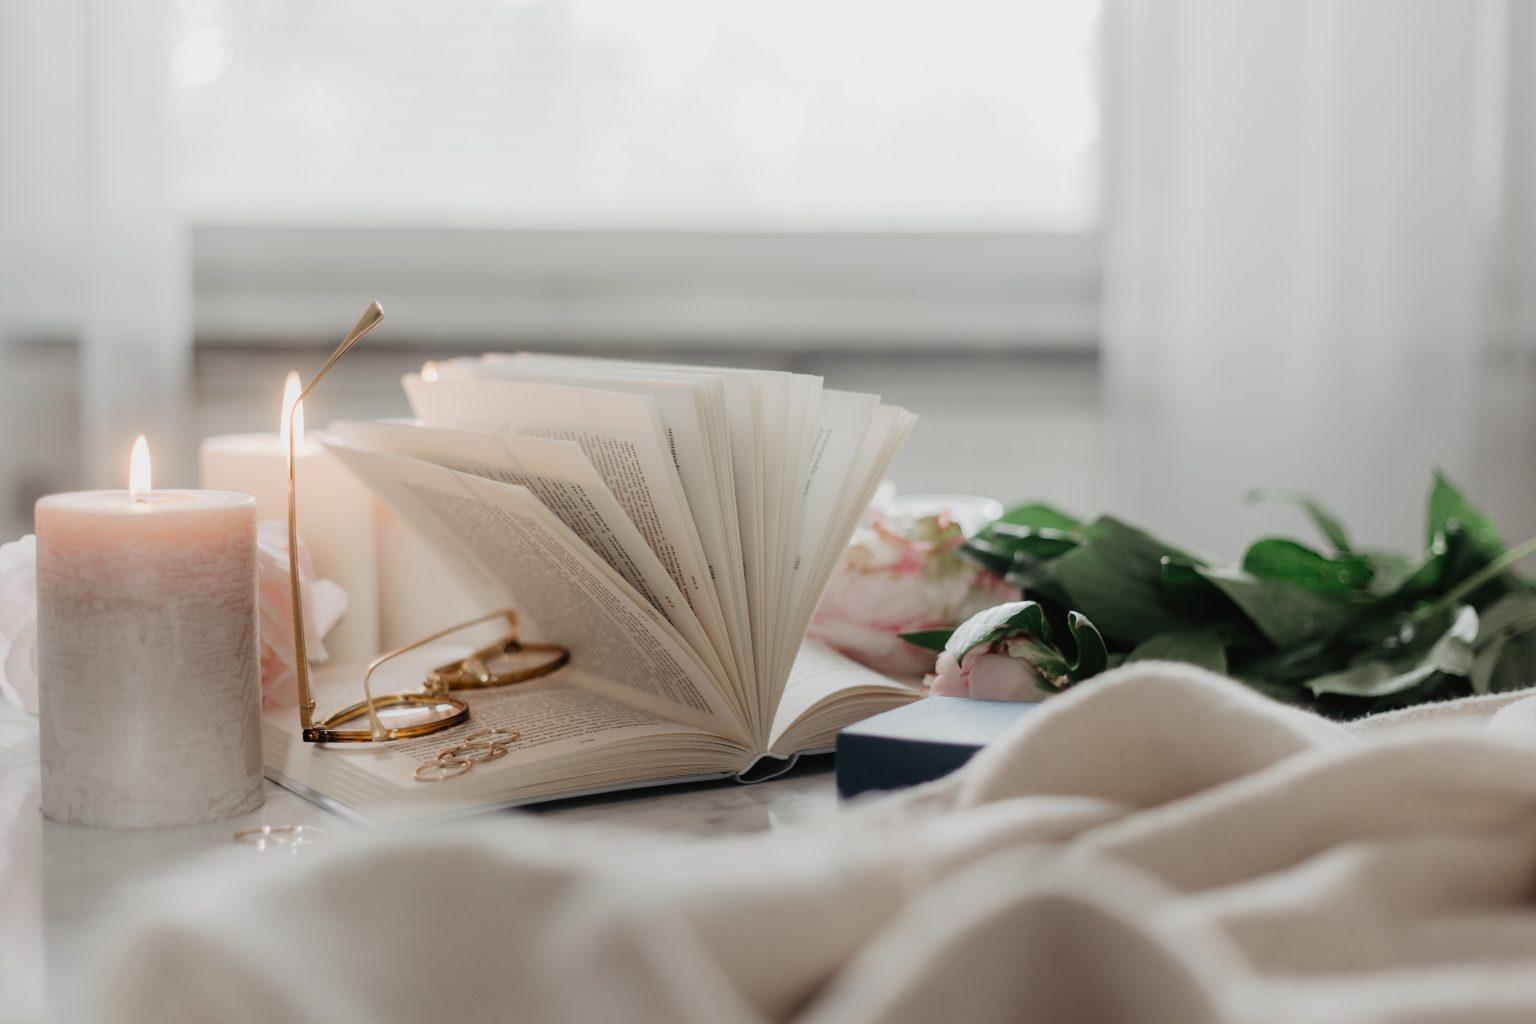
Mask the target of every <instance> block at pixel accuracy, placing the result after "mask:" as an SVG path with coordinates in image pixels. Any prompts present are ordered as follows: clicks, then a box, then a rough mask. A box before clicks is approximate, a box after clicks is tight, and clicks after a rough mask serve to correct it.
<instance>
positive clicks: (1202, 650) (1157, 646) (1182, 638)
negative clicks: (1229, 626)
mask: <svg viewBox="0 0 1536 1024" xmlns="http://www.w3.org/2000/svg"><path fill="white" fill-rule="evenodd" d="M1125 660H1126V661H1127V662H1132V661H1182V662H1187V663H1188V664H1191V665H1199V666H1200V667H1201V668H1208V669H1210V670H1211V671H1212V672H1221V673H1225V672H1226V671H1227V651H1226V648H1225V647H1224V646H1223V645H1222V642H1221V635H1220V633H1218V632H1217V631H1216V630H1214V629H1182V630H1176V631H1174V632H1171V633H1159V634H1158V635H1157V636H1154V637H1152V638H1151V639H1150V640H1144V641H1142V642H1141V643H1139V644H1137V645H1136V647H1135V649H1134V650H1132V651H1131V653H1130V654H1127V655H1126V656H1125Z"/></svg>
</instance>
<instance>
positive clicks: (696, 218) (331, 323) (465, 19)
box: [0, 0, 1536, 554]
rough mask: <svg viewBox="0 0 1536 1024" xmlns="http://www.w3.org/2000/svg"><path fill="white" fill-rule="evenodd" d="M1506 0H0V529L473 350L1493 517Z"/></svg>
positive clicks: (1217, 540) (1130, 469) (1415, 519)
mask: <svg viewBox="0 0 1536 1024" xmlns="http://www.w3.org/2000/svg"><path fill="white" fill-rule="evenodd" d="M1533 57H1536V5H1532V4H1528V3H1522V2H1520V0H1465V2H1461V3H1455V4H1450V3H1443V2H1439V0H1355V2H1346V0H1236V2H1230V0H1228V2H1223V0H1157V2H1154V0H1103V2H1102V3H1101V2H1098V0H1054V2H1049V0H954V2H950V3H946V4H931V3H919V2H907V0H887V2H876V0H821V2H818V3H811V2H808V0H779V2H774V3H768V2H760V0H647V2H644V3H635V2H622V0H440V2H436V3H432V4H423V3H419V2H418V3H409V2H404V0H374V2H368V3H363V2H361V0H179V2H175V3H171V2H168V0H0V432H3V433H0V436H3V441H0V534H3V535H4V536H7V537H8V536H11V535H14V534H17V533H20V532H23V531H25V530H26V529H28V528H29V527H30V504H31V502H32V500H34V499H35V497H36V496H37V495H38V494H41V493H45V492H47V491H49V490H57V489H65V488H72V487H78V486H119V485H120V480H119V478H120V477H121V475H122V472H123V467H124V466H126V461H127V459H126V453H127V449H128V445H129V443H130V442H131V440H132V438H133V436H134V435H135V434H136V433H138V432H140V431H147V432H148V433H149V434H150V436H151V441H152V443H153V444H154V446H155V451H156V454H157V462H159V463H160V465H161V467H162V469H161V473H160V475H159V479H160V480H162V481H164V482H165V483H166V484H182V485H190V484H192V483H193V482H194V480H193V461H192V458H191V454H192V452H193V451H194V450H195V445H196V442H197V439H198V438H199V437H201V436H203V435H204V434H206V433H212V432H223V431H230V430H251V429H270V428H271V425H272V424H273V423H274V422H275V417H276V411H277V409H276V406H277V400H278V393H279V389H280V386H281V380H282V377H283V374H284V373H285V372H286V370H287V369H289V368H290V367H291V366H293V367H299V368H301V369H313V368H314V367H315V366H316V365H317V364H318V362H319V361H320V359H322V358H323V356H324V353H325V350H326V348H327V347H328V346H329V345H330V344H331V343H333V342H334V340H335V338H336V337H337V336H339V334H340V333H342V332H343V331H344V330H345V328H346V327H347V326H348V325H350V323H351V321H352V319H353V318H354V317H355V316H356V314H357V312H358V311H359V310H360V309H361V308H362V306H363V305H364V304H366V302H367V301H368V300H370V299H373V298H378V299H379V300H380V301H381V302H382V303H383V305H384V307H385V309H386V311H387V314H388V317H387V320H386V326H385V329H384V330H383V331H381V332H378V334H376V335H375V336H374V337H372V338H370V340H369V346H370V347H369V348H368V349H367V350H366V351H360V352H359V353H358V354H357V355H355V356H352V357H349V363H348V366H347V367H346V372H345V373H343V374H341V375H340V376H339V377H337V378H335V379H334V380H333V382H328V384H327V391H326V392H325V393H324V394H322V395H320V396H318V397H317V398H316V399H315V400H314V402H313V405H314V408H313V409H312V410H311V412H310V420H311V422H312V423H313V422H323V421H324V420H325V419H327V418H329V417H330V416H334V415H343V414H346V415H350V414H362V413H369V414H372V413H381V414H394V413H398V412H401V411H403V409H404V403H403V399H402V398H401V396H400V394H399V388H398V384H397V377H398V374H399V373H400V372H401V371H403V370H405V369H408V368H412V367H414V366H416V365H419V363H420V362H421V361H422V360H423V359H425V358H428V357H431V356H434V355H442V354H445V353H457V352H474V351H480V350H485V349H491V348H519V347H521V348H538V349H564V350H580V351H589V352H622V353H625V354H632V355H639V356H650V355H657V356H666V357H670V358H687V359H691V360H697V361H716V362H736V363H751V364H756V365H764V366H777V367H786V368H792V369H797V370H803V371H806V372H813V373H823V374H825V375H826V376H827V378H828V380H829V383H831V384H832V385H834V386H842V387H849V388H856V389H865V390H874V391H879V392H881V393H883V394H884V395H886V396H887V397H888V398H890V399H892V400H894V401H897V402H900V403H902V404H905V405H907V406H909V407H911V408H912V409H914V410H915V411H917V412H918V413H919V414H920V415H921V416H922V417H923V420H922V422H921V423H920V425H919V428H918V430H917V432H916V434H915V435H914V438H913V440H912V442H911V443H910V445H909V448H908V451H907V452H906V454H905V455H904V456H903V458H902V461H901V462H900V463H899V464H898V467H897V479H898V483H899V484H900V485H901V486H902V487H904V488H905V489H909V490H923V491H935V490H947V491H965V492H979V493H985V494H989V495H992V496H995V497H998V498H1001V499H1003V500H1017V499H1026V498H1043V499H1046V500H1051V501H1054V502H1056V503H1059V504H1062V505H1064V506H1067V507H1070V508H1073V509H1075V510H1077V511H1080V512H1085V513H1092V512H1096V511H1100V510H1110V511H1114V512H1116V513H1117V514H1119V515H1121V516H1123V517H1126V518H1129V519H1131V520H1133V521H1138V522H1142V523H1145V524H1147V525H1149V526H1151V527H1153V528H1154V529H1157V530H1159V531H1162V532H1165V533H1167V534H1169V535H1170V536H1171V537H1172V538H1176V539H1182V540H1184V541H1186V542H1187V543H1188V544H1190V545H1192V546H1196V547H1205V548H1207V549H1210V550H1213V551H1214V552H1216V553H1220V554H1230V553H1235V551H1236V549H1237V547H1238V545H1239V544H1240V543H1241V542H1242V541H1243V540H1244V539H1246V538H1248V537H1250V536H1252V535H1253V534H1255V533H1256V532H1258V531H1260V530H1264V529H1270V528H1276V527H1291V526H1297V525H1298V524H1295V523H1294V522H1293V521H1292V519H1291V518H1290V517H1289V516H1288V515H1287V514H1286V513H1285V512H1283V511H1280V510H1274V509H1266V510H1256V509H1249V508H1246V507H1244V506H1243V505H1242V503H1241V495H1242V493H1243V491H1244V490H1246V489H1247V488H1248V487H1251V486H1255V485H1267V486H1275V487H1287V488H1298V489H1304V490H1309V491H1312V492H1315V493H1317V494H1318V495H1319V496H1320V497H1322V498H1323V499H1324V500H1325V501H1326V502H1327V503H1328V504H1330V505H1332V506H1334V507H1335V508H1337V509H1338V510H1339V511H1340V512H1341V513H1343V514H1344V515H1345V517H1346V519H1347V520H1348V521H1350V522H1351V523H1353V524H1356V529H1357V532H1359V533H1360V534H1361V535H1362V537H1363V538H1365V539H1367V540H1371V541H1376V542H1381V543H1391V544H1396V545H1402V546H1411V545H1415V544H1417V543H1418V542H1419V536H1418V531H1419V523H1420V516H1421V507H1420V506H1421V497H1422V494H1423V492H1424V491H1425V489H1426V488H1427V484H1428V479H1429V474H1430V472H1431V470H1432V468H1433V467H1435V466H1441V467H1443V468H1445V469H1446V470H1448V471H1449V472H1450V473H1451V474H1452V475H1453V476H1454V477H1456V478H1457V479H1459V480H1460V481H1461V482H1462V483H1464V484H1465V485H1466V486H1467V488H1468V489H1469V490H1470V491H1471V492H1472V493H1473V495H1474V496H1475V497H1476V498H1478V499H1479V500H1481V501H1482V502H1483V503H1484V504H1485V505H1487V506H1488V507H1489V508H1490V510H1491V511H1492V512H1493V513H1494V515H1495V517H1496V519H1497V520H1498V521H1499V522H1500V523H1501V524H1502V525H1503V526H1504V528H1505V530H1506V531H1507V532H1508V533H1509V534H1511V535H1512V536H1523V535H1528V534H1531V533H1536V457H1533V455H1532V454H1531V451H1532V441H1533V440H1536V438H1533V427H1536V414H1533V412H1532V401H1531V399H1532V397H1533V395H1536V390H1533V387H1532V385H1533V384H1536V80H1533V79H1536V71H1533V68H1536V61H1533V60H1532V58H1533Z"/></svg>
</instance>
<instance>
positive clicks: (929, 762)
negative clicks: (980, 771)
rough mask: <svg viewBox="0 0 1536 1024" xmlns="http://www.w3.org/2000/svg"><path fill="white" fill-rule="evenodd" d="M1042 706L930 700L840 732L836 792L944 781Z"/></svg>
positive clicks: (846, 793)
mask: <svg viewBox="0 0 1536 1024" xmlns="http://www.w3.org/2000/svg"><path fill="white" fill-rule="evenodd" d="M1038 706H1039V705H1037V704H1021V703H1013V702H1007V701H991V700H967V699H964V698H961V697H927V698H925V699H923V700H919V701H914V702H913V703H911V704H908V705H906V706H905V707H900V708H897V709H895V710H894V711H887V712H885V713H884V714H880V715H875V716H874V717H873V718H866V719H865V720H864V721H862V722H859V723H858V724H857V725H851V726H849V727H848V728H846V729H844V730H842V731H841V732H839V733H838V734H837V791H838V793H839V794H840V795H842V796H844V797H851V796H857V795H858V794H860V793H865V792H869V791H870V790H890V789H904V788H906V787H907V786H916V785H918V784H919V783H923V782H931V781H933V780H934V779H938V778H943V777H944V776H945V775H948V774H949V773H950V772H952V771H954V770H955V769H956V768H959V767H960V766H961V765H963V764H965V762H967V761H969V760H970V759H971V758H972V757H973V756H975V754H976V752H977V751H978V750H980V749H981V748H982V747H984V746H986V745H987V744H988V743H991V742H992V741H993V740H995V739H997V738H998V737H999V736H1002V735H1003V734H1004V733H1006V732H1007V731H1008V730H1009V729H1011V728H1013V726H1014V724H1015V723H1016V722H1018V721H1019V720H1020V719H1021V718H1023V717H1024V716H1025V715H1027V714H1029V713H1030V712H1031V711H1033V710H1034V709H1035V708H1036V707H1038Z"/></svg>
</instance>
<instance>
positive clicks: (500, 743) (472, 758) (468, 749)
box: [411, 725, 522, 782]
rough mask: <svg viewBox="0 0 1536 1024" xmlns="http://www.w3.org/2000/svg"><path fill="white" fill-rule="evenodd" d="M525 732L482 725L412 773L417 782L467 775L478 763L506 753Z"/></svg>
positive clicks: (440, 780)
mask: <svg viewBox="0 0 1536 1024" xmlns="http://www.w3.org/2000/svg"><path fill="white" fill-rule="evenodd" d="M521 735H522V733H520V732H518V731H517V730H516V729H508V728H506V727H505V726H500V725H498V726H494V727H493V728H490V729H479V730H477V731H475V732H472V733H470V734H469V735H468V736H465V737H464V738H463V739H462V740H460V741H459V744H458V746H454V747H449V748H448V749H447V750H444V751H441V752H439V753H438V755H437V760H435V761H428V762H427V763H426V764H423V765H417V767H416V770H415V771H414V772H412V773H411V775H412V777H413V778H414V779H415V780H416V781H417V782H442V781H443V780H444V779H451V778H454V777H455V776H458V775H463V774H464V773H465V772H467V771H469V770H470V769H471V768H473V767H474V766H475V765H477V764H484V763H485V762H486V761H494V760H496V759H497V758H498V757H505V756H506V755H507V750H508V748H509V747H511V745H512V744H513V743H516V742H517V739H518V737H519V736H521Z"/></svg>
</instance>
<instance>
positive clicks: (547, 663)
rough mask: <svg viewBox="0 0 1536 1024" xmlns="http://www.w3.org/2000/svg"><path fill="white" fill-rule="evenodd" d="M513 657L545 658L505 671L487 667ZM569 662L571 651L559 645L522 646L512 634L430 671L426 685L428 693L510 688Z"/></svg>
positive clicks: (548, 672)
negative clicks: (506, 657)
mask: <svg viewBox="0 0 1536 1024" xmlns="http://www.w3.org/2000/svg"><path fill="white" fill-rule="evenodd" d="M513 628H514V629H515V626H514V627H513ZM513 654H533V655H543V656H544V658H543V660H541V661H538V662H537V663H535V664H533V665H530V666H527V667H524V668H519V669H514V670H512V671H507V672H497V671H494V670H492V668H491V667H490V665H488V664H487V662H488V661H491V660H493V659H495V658H498V657H502V656H505V655H513ZM570 661H571V652H570V651H569V650H568V649H567V648H565V647H562V646H561V645H559V644H541V643H523V642H522V641H521V640H519V639H518V638H517V636H516V635H512V636H508V637H505V638H503V639H502V640H498V641H497V642H495V643H493V644H488V645H487V646H485V647H482V648H480V649H479V650H478V651H475V652H474V653H473V654H471V655H469V657H467V658H464V659H462V660H460V661H453V662H449V663H448V664H446V665H441V666H439V667H438V668H436V669H433V670H432V672H430V673H429V674H428V675H427V681H426V686H427V689H428V690H429V691H430V692H433V693H437V694H447V693H448V691H450V690H479V689H487V688H490V687H496V686H510V685H512V684H514V683H526V682H531V681H533V680H535V679H539V678H542V677H544V676H547V675H550V674H551V673H553V672H555V671H556V670H558V669H561V668H563V667H565V666H566V665H568V664H570Z"/></svg>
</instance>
